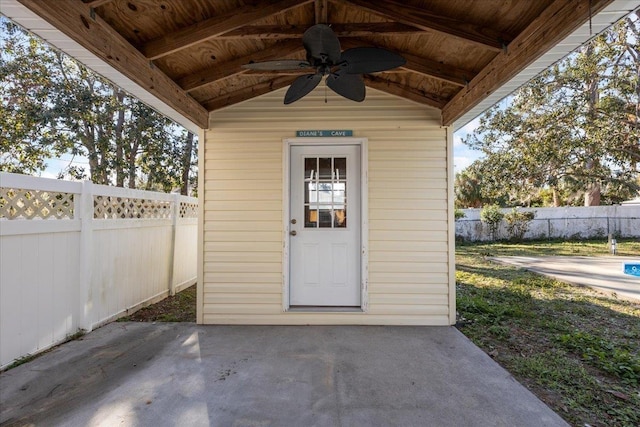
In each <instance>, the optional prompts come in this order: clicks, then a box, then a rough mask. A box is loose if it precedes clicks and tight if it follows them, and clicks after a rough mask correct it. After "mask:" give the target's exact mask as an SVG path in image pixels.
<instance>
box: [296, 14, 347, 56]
mask: <svg viewBox="0 0 640 427" xmlns="http://www.w3.org/2000/svg"><path fill="white" fill-rule="evenodd" d="M302 44H303V45H304V48H305V49H306V50H307V59H309V58H313V59H318V60H319V61H320V62H319V63H318V64H316V63H314V64H313V65H314V66H317V65H320V64H326V63H329V64H330V65H334V64H337V63H338V62H340V52H341V51H342V49H341V48H340V40H338V36H336V34H335V33H334V32H333V30H332V29H331V27H329V26H328V25H325V24H316V25H314V26H313V27H311V28H309V29H308V30H307V31H305V32H304V34H303V35H302ZM310 62H312V61H310Z"/></svg>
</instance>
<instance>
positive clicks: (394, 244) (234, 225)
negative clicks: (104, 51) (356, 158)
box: [198, 88, 455, 325]
mask: <svg viewBox="0 0 640 427" xmlns="http://www.w3.org/2000/svg"><path fill="white" fill-rule="evenodd" d="M284 92H285V90H284V89H282V90H278V91H275V92H273V93H271V94H268V95H265V96H262V97H259V98H255V99H253V100H251V101H248V102H245V103H242V104H239V105H236V106H233V107H230V108H228V109H225V110H222V111H219V112H215V113H213V114H212V115H211V119H210V129H209V130H208V131H206V132H205V145H204V158H203V159H202V161H203V162H204V168H202V169H201V170H204V171H205V172H204V173H205V177H204V227H203V233H204V234H203V241H204V243H203V246H204V255H203V266H202V270H203V276H204V277H203V280H200V281H199V283H201V286H202V292H203V298H202V299H201V300H200V302H199V307H198V308H199V310H200V315H201V316H200V317H199V318H200V319H201V320H202V322H203V323H210V324H216V323H245V324H413V325H446V324H450V322H451V321H450V319H451V318H452V316H450V315H451V313H452V312H455V307H451V306H450V301H451V298H450V290H451V289H453V284H452V283H450V277H451V274H450V273H451V271H452V270H451V269H452V268H453V266H452V265H451V264H450V259H452V257H450V253H449V251H450V250H453V245H452V243H450V242H449V228H448V218H449V214H450V212H449V205H448V201H447V195H448V192H449V191H450V189H449V185H450V183H449V182H448V175H449V171H448V161H447V129H446V128H443V127H441V126H440V112H439V111H438V110H435V109H431V108H428V107H424V106H421V105H418V104H415V103H411V102H407V101H404V100H402V99H400V98H397V97H394V96H391V95H387V94H384V93H382V92H379V91H375V90H372V89H369V93H368V95H367V99H366V101H365V102H364V103H362V104H356V103H353V102H351V101H347V100H344V99H342V98H340V97H338V96H336V95H333V94H332V93H329V94H328V99H327V101H328V102H327V103H325V91H324V88H320V89H316V90H315V91H314V92H313V93H312V94H311V95H309V96H307V97H305V98H303V99H302V100H300V101H298V102H296V103H295V104H293V105H290V106H284V105H283V104H282V99H283V97H284ZM303 129H350V130H353V136H354V137H359V138H360V137H361V138H367V139H368V159H369V160H368V170H369V183H368V194H369V198H368V216H369V233H368V234H369V240H368V246H369V254H368V255H369V256H368V259H369V263H368V272H369V273H368V274H369V281H368V302H369V304H368V309H367V310H366V312H364V313H300V312H284V310H283V304H282V295H283V275H284V274H285V272H284V271H283V253H282V252H283V246H284V245H283V242H284V238H285V236H284V233H283V225H282V224H283V171H284V170H285V165H283V142H282V141H283V138H291V137H294V136H295V133H296V130H303Z"/></svg>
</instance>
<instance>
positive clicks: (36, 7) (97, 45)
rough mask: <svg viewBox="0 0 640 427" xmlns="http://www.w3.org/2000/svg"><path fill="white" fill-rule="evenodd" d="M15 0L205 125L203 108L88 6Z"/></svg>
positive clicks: (73, 0)
mask: <svg viewBox="0 0 640 427" xmlns="http://www.w3.org/2000/svg"><path fill="white" fill-rule="evenodd" d="M19 2H20V3H22V4H23V5H24V6H25V7H27V8H28V9H30V10H31V11H33V12H34V13H36V14H37V15H39V16H40V17H42V18H43V19H44V20H45V21H47V22H49V23H50V24H52V25H53V26H54V27H56V28H58V29H59V30H60V31H62V32H63V33H65V34H66V35H67V36H69V37H70V38H72V39H73V40H75V41H76V42H77V43H79V44H80V45H81V46H83V47H84V48H85V49H87V50H88V51H90V52H91V53H93V54H94V55H96V56H97V57H99V58H100V59H102V60H103V61H104V62H106V63H107V64H109V65H111V66H112V67H113V68H115V69H116V70H118V71H119V72H120V73H122V74H123V75H124V76H125V77H127V78H129V79H131V81H133V82H135V83H136V84H138V85H140V86H141V87H143V88H144V89H146V90H147V91H148V92H149V93H151V94H152V95H154V96H155V97H157V98H158V99H160V100H161V101H162V102H164V103H165V104H167V105H169V106H170V107H171V108H173V109H175V110H176V111H177V112H179V113H180V114H182V115H183V116H185V117H187V118H188V119H189V120H191V121H192V122H193V123H195V124H196V125H198V126H200V127H201V128H206V127H207V126H208V113H207V111H206V110H205V109H204V108H203V107H202V106H201V105H200V104H198V103H197V102H196V101H195V99H193V98H192V97H191V96H189V95H188V94H187V93H185V92H184V91H183V90H182V88H180V87H179V86H178V85H177V84H176V83H175V82H174V81H172V80H171V79H170V78H169V77H167V75H166V74H164V73H163V72H162V71H161V70H160V69H158V68H157V67H155V66H153V65H152V64H150V63H149V61H148V60H147V59H146V58H145V57H144V56H143V55H142V54H141V53H140V52H138V51H137V50H136V49H135V48H134V47H133V46H132V45H131V44H130V43H129V42H127V41H126V40H125V39H124V38H123V37H122V36H121V35H120V34H118V33H117V32H116V31H115V30H114V29H113V28H111V27H110V26H109V25H108V24H107V23H106V22H104V21H103V20H102V19H101V18H100V17H99V16H97V15H96V14H95V13H93V8H92V7H90V6H88V5H86V4H84V3H83V2H82V1H80V0H57V1H40V0H19Z"/></svg>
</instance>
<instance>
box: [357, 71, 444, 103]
mask: <svg viewBox="0 0 640 427" xmlns="http://www.w3.org/2000/svg"><path fill="white" fill-rule="evenodd" d="M364 82H365V84H366V85H367V86H369V87H372V88H374V89H378V90H380V91H382V92H386V93H389V94H391V95H396V96H399V97H401V98H405V99H408V100H411V101H414V102H417V103H420V104H425V105H429V106H431V107H435V108H438V109H442V107H443V106H444V105H445V103H446V100H444V99H442V98H439V97H437V96H434V95H432V94H429V93H427V92H423V91H420V90H418V89H414V88H410V87H407V86H403V85H401V84H399V83H395V82H390V81H388V80H384V79H381V78H379V77H374V76H370V75H365V76H364Z"/></svg>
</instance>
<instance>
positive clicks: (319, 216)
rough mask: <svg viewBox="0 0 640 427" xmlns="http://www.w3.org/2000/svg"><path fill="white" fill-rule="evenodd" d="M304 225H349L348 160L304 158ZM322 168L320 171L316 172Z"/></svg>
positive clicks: (330, 226) (329, 226) (326, 226)
mask: <svg viewBox="0 0 640 427" xmlns="http://www.w3.org/2000/svg"><path fill="white" fill-rule="evenodd" d="M304 164H305V195H304V203H305V227H306V228H344V227H346V226H347V183H346V179H347V159H346V158H345V157H335V158H334V157H311V158H305V162H304ZM317 171H319V172H317Z"/></svg>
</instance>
